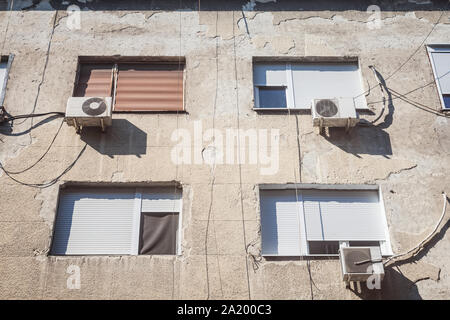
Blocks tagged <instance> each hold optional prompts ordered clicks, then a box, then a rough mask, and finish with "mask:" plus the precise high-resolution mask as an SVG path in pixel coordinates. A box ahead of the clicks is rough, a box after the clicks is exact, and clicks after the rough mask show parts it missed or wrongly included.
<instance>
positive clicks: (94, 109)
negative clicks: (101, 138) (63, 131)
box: [65, 97, 112, 132]
mask: <svg viewBox="0 0 450 320" xmlns="http://www.w3.org/2000/svg"><path fill="white" fill-rule="evenodd" d="M111 104H112V98H111V97H70V98H69V100H68V101H67V107H66V116H65V121H66V122H67V124H68V125H69V126H74V127H75V129H76V130H77V132H80V130H81V129H82V128H83V127H101V128H102V131H105V128H106V127H107V126H110V125H111V124H112V110H111Z"/></svg>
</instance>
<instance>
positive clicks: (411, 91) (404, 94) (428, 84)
mask: <svg viewBox="0 0 450 320" xmlns="http://www.w3.org/2000/svg"><path fill="white" fill-rule="evenodd" d="M448 74H450V71H448V72H446V73H444V74H443V75H442V76H440V77H437V78H436V79H434V80H433V81H431V82H428V83H427V84H424V85H423V86H420V87H417V88H415V89H412V90H410V91H408V92H406V93H403V94H402V95H403V96H407V95H408V94H410V93H413V92H416V91H417V90H420V89H423V88H426V87H428V86H430V85H432V84H435V83H436V80H439V79H441V78H443V77H445V76H446V75H448ZM387 89H389V90H392V89H391V88H387ZM394 99H399V98H398V97H394V98H391V100H394ZM383 102H384V100H378V101H373V102H368V104H377V103H383Z"/></svg>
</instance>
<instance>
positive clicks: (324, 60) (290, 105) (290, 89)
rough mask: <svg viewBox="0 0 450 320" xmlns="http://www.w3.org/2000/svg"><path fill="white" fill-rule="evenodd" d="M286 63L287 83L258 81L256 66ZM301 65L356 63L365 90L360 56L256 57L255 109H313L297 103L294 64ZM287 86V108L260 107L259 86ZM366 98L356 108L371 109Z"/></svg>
mask: <svg viewBox="0 0 450 320" xmlns="http://www.w3.org/2000/svg"><path fill="white" fill-rule="evenodd" d="M275 64H277V65H284V66H285V70H286V84H278V85H267V84H264V83H259V82H256V80H255V66H256V65H262V66H264V65H266V66H269V65H275ZM297 64H298V65H301V64H315V65H321V64H323V65H327V64H355V65H356V66H357V67H358V81H359V83H360V85H361V89H362V92H361V93H363V92H364V90H365V83H364V81H363V80H364V79H363V75H362V72H361V64H360V59H359V58H358V57H303V58H301V59H298V58H297V59H290V58H277V57H254V58H253V62H252V74H253V78H252V79H253V83H252V85H253V98H254V99H253V101H254V106H253V108H252V109H253V110H255V111H258V112H259V111H264V110H265V111H282V110H286V111H308V110H311V107H309V108H301V107H297V106H296V105H295V93H294V91H295V87H294V78H293V71H292V66H293V65H297ZM283 86H284V87H286V108H264V107H260V103H259V90H258V87H283ZM362 98H363V99H364V107H362V108H361V107H356V106H355V109H356V110H357V111H358V110H361V111H367V110H369V107H368V104H367V100H366V98H365V96H364V95H362Z"/></svg>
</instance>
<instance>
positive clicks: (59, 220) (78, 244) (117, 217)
mask: <svg viewBox="0 0 450 320" xmlns="http://www.w3.org/2000/svg"><path fill="white" fill-rule="evenodd" d="M180 213H181V193H179V192H175V191H174V188H173V187H171V188H123V187H119V188H93V187H87V188H77V187H68V188H65V189H63V190H62V191H61V194H60V198H59V205H58V213H57V216H56V221H55V226H54V233H53V241H52V249H51V254H53V255H138V254H143V255H149V254H179V253H180V246H179V243H180V229H181V228H179V225H180V217H181V214H180Z"/></svg>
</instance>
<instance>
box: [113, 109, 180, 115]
mask: <svg viewBox="0 0 450 320" xmlns="http://www.w3.org/2000/svg"><path fill="white" fill-rule="evenodd" d="M112 113H113V114H114V113H116V114H158V113H169V114H170V113H174V114H180V113H182V114H185V113H188V112H187V111H186V110H178V111H177V110H147V111H145V110H139V111H131V110H130V111H116V110H113V112H112Z"/></svg>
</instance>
